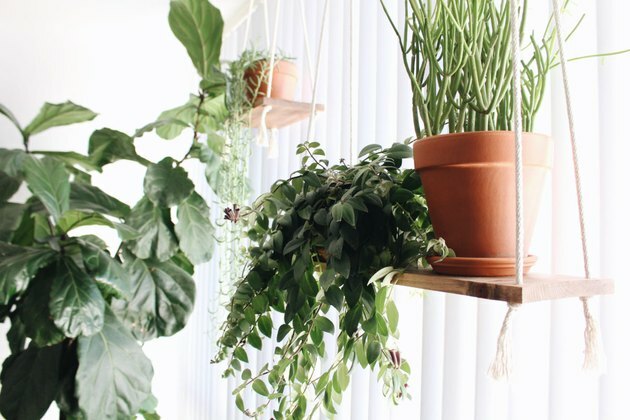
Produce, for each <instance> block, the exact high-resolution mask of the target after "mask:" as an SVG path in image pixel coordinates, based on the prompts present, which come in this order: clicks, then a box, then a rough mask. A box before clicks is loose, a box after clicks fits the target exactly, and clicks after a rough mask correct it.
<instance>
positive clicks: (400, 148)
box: [386, 143, 413, 159]
mask: <svg viewBox="0 0 630 420" xmlns="http://www.w3.org/2000/svg"><path fill="white" fill-rule="evenodd" d="M386 153H387V156H388V157H390V158H392V159H406V158H410V157H412V156H413V151H412V149H411V147H410V146H408V145H406V144H401V143H394V144H393V145H392V147H390V148H389V149H387V151H386Z"/></svg>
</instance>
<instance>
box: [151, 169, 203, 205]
mask: <svg viewBox="0 0 630 420" xmlns="http://www.w3.org/2000/svg"><path fill="white" fill-rule="evenodd" d="M194 187H195V186H194V184H193V183H192V181H191V180H190V179H189V178H188V174H187V173H186V171H185V170H184V168H182V167H179V166H175V161H174V160H173V159H172V158H170V157H167V158H164V159H162V160H161V161H160V162H159V163H157V164H152V165H149V168H148V169H147V174H146V175H145V177H144V192H145V194H146V195H147V197H149V199H150V200H151V201H153V203H154V204H156V205H158V206H161V207H173V206H176V205H178V204H179V203H181V202H182V201H184V200H185V199H186V198H187V197H188V196H189V195H190V194H191V193H192V191H193V189H194Z"/></svg>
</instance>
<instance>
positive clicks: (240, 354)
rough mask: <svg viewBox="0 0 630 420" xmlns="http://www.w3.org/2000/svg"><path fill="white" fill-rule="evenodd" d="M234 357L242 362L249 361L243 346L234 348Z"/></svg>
mask: <svg viewBox="0 0 630 420" xmlns="http://www.w3.org/2000/svg"><path fill="white" fill-rule="evenodd" d="M234 357H236V358H237V359H238V360H240V361H241V362H243V363H247V362H249V358H248V357H247V352H246V351H245V349H243V347H237V348H235V349H234Z"/></svg>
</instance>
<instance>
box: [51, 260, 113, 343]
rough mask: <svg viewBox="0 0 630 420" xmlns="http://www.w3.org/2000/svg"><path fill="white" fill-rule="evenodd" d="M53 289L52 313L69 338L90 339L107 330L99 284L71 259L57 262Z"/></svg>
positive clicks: (56, 322)
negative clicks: (81, 337) (93, 335)
mask: <svg viewBox="0 0 630 420" xmlns="http://www.w3.org/2000/svg"><path fill="white" fill-rule="evenodd" d="M55 274H56V275H55V278H54V279H53V284H52V288H51V290H50V314H51V315H52V317H53V320H54V322H55V325H56V326H57V328H59V329H60V330H61V331H63V333H64V334H65V335H66V336H67V337H78V336H79V335H84V336H89V335H92V334H95V333H97V332H99V331H100V330H101V328H103V311H104V310H105V300H104V299H103V296H101V293H100V292H99V290H98V287H96V283H95V282H94V281H93V280H92V279H91V278H90V277H89V276H88V275H87V274H86V273H85V272H84V271H83V270H81V269H80V268H79V267H78V266H77V265H76V263H75V262H74V261H73V260H72V259H70V258H63V259H61V260H60V261H59V262H58V263H57V270H56V272H55Z"/></svg>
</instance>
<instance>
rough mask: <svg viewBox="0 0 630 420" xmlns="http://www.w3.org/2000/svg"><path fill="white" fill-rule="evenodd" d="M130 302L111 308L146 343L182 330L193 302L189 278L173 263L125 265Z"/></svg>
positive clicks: (118, 303) (138, 260)
mask: <svg viewBox="0 0 630 420" xmlns="http://www.w3.org/2000/svg"><path fill="white" fill-rule="evenodd" d="M125 269H126V271H127V272H128V273H129V275H130V277H131V289H132V292H131V298H130V299H129V300H128V301H127V302H125V301H120V300H115V301H114V302H113V303H112V307H113V309H114V311H115V313H116V315H118V317H119V318H120V319H121V320H122V321H123V322H124V323H125V324H126V325H127V326H128V328H129V330H130V331H131V332H132V333H133V335H134V336H135V337H136V338H137V339H139V340H141V341H146V340H150V339H152V338H156V337H162V336H170V335H173V334H175V333H176V332H178V331H179V330H181V329H182V328H184V326H185V325H186V322H187V321H188V317H189V316H190V314H191V312H192V309H193V304H194V301H195V283H194V281H193V279H192V277H191V276H190V275H189V274H188V273H187V272H186V271H184V270H183V269H182V268H180V267H178V266H177V265H175V264H174V263H172V262H170V261H167V262H159V261H154V260H141V259H134V260H133V261H132V262H128V263H126V264H125Z"/></svg>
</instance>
